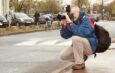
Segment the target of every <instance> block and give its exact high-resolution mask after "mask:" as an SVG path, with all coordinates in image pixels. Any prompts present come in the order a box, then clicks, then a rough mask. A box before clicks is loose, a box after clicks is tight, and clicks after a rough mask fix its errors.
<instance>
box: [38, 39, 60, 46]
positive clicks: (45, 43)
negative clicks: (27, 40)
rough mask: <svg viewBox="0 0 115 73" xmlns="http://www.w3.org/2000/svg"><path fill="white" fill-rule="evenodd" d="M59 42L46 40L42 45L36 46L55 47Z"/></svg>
mask: <svg viewBox="0 0 115 73" xmlns="http://www.w3.org/2000/svg"><path fill="white" fill-rule="evenodd" d="M58 41H59V40H48V41H45V42H42V43H39V44H37V45H38V46H52V45H55V44H56V43H57V42H58Z"/></svg>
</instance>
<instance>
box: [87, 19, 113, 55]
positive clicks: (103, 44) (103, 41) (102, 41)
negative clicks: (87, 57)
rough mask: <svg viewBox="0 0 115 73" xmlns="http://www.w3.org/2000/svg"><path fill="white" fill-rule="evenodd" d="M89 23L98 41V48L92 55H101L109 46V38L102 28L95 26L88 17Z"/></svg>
mask: <svg viewBox="0 0 115 73" xmlns="http://www.w3.org/2000/svg"><path fill="white" fill-rule="evenodd" d="M89 21H90V23H91V26H92V27H94V31H95V35H96V37H97V39H98V46H97V49H96V51H95V52H94V54H96V53H103V52H105V51H106V50H107V49H108V48H109V46H110V45H111V38H110V36H109V32H108V31H107V30H106V29H105V28H103V27H102V26H99V25H97V24H95V25H94V23H93V20H92V19H91V18H90V17H89Z"/></svg>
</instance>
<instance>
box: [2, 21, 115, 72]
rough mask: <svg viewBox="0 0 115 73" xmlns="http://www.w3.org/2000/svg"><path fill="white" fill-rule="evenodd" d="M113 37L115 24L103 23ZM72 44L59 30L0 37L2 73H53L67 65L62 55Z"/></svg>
mask: <svg viewBox="0 0 115 73" xmlns="http://www.w3.org/2000/svg"><path fill="white" fill-rule="evenodd" d="M98 24H99V25H102V26H104V27H105V28H106V29H107V30H108V31H109V32H110V35H111V37H112V38H113V37H115V33H114V28H115V22H113V21H111V22H108V21H100V22H99V23H98ZM69 45H71V40H70V39H69V40H64V39H62V38H61V37H60V36H59V30H52V31H43V32H35V33H26V34H18V35H10V36H2V37H0V73H52V72H53V71H54V70H56V69H57V68H60V67H61V66H63V65H65V64H66V63H67V62H63V61H61V60H60V59H59V52H60V51H61V50H62V49H64V48H66V47H68V46H69Z"/></svg>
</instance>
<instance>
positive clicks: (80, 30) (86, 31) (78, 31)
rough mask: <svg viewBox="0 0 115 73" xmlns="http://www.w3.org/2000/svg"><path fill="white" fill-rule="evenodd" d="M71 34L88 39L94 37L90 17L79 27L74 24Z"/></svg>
mask: <svg viewBox="0 0 115 73" xmlns="http://www.w3.org/2000/svg"><path fill="white" fill-rule="evenodd" d="M71 32H72V33H73V34H74V35H79V36H82V37H88V36H91V35H92V32H93V29H92V27H91V25H90V22H89V19H88V17H85V18H84V19H83V21H82V23H81V24H79V26H77V25H76V24H73V25H72V27H71Z"/></svg>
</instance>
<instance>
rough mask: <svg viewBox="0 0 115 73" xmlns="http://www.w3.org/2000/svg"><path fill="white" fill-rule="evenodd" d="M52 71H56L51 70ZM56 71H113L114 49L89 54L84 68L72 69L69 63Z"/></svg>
mask: <svg viewBox="0 0 115 73" xmlns="http://www.w3.org/2000/svg"><path fill="white" fill-rule="evenodd" d="M53 73H56V71H55V72H53ZM57 73H115V50H114V49H112V50H108V51H107V52H105V53H101V54H97V57H96V58H94V56H93V55H92V56H90V57H89V58H88V60H87V61H86V69H84V70H76V71H73V70H72V69H71V64H70V65H68V66H67V65H66V66H65V68H64V67H63V70H62V69H60V71H59V69H58V70H57Z"/></svg>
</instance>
